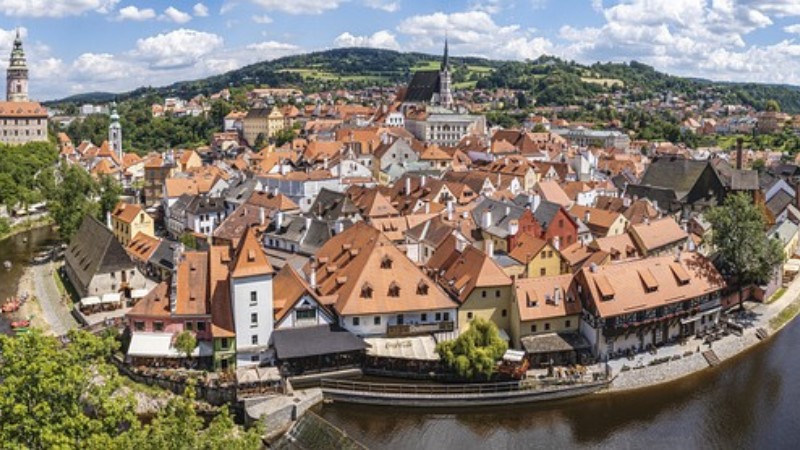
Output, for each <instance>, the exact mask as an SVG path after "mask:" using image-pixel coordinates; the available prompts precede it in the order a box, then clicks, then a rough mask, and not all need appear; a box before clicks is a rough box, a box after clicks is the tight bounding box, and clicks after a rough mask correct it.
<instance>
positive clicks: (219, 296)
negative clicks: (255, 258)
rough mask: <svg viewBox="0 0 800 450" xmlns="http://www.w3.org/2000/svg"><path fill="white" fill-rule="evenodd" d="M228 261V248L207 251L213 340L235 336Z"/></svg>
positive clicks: (229, 254)
mask: <svg viewBox="0 0 800 450" xmlns="http://www.w3.org/2000/svg"><path fill="white" fill-rule="evenodd" d="M230 261H231V250H230V247H228V246H219V245H215V246H212V247H211V248H210V249H209V251H208V297H209V302H210V307H211V308H210V309H211V335H212V336H214V337H215V338H218V337H233V336H235V335H236V332H235V330H236V329H235V327H234V324H233V312H232V311H231V298H230V283H229V281H228V275H229V269H228V264H229V263H230Z"/></svg>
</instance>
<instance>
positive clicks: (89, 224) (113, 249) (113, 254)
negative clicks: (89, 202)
mask: <svg viewBox="0 0 800 450" xmlns="http://www.w3.org/2000/svg"><path fill="white" fill-rule="evenodd" d="M66 263H67V264H69V266H70V267H72V270H73V271H74V272H75V274H76V275H77V276H78V279H79V280H80V282H81V284H82V285H83V286H89V283H90V282H91V280H92V278H93V277H94V276H95V275H97V274H99V273H108V272H118V271H120V270H130V269H133V268H134V267H135V266H134V264H133V261H131V258H130V256H128V254H127V253H126V252H125V249H124V248H122V245H121V244H120V243H119V241H117V239H116V238H115V237H114V234H113V233H112V232H111V230H109V229H108V228H106V226H105V225H103V224H102V223H100V221H99V220H97V219H96V218H95V217H94V216H86V218H84V219H83V223H82V224H81V226H80V228H79V229H78V232H77V233H75V236H73V238H72V241H70V244H69V248H68V249H67V254H66Z"/></svg>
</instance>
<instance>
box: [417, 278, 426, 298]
mask: <svg viewBox="0 0 800 450" xmlns="http://www.w3.org/2000/svg"><path fill="white" fill-rule="evenodd" d="M417 295H428V283H426V282H424V281H420V282H419V284H418V285H417Z"/></svg>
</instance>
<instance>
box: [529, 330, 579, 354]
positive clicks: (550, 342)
mask: <svg viewBox="0 0 800 450" xmlns="http://www.w3.org/2000/svg"><path fill="white" fill-rule="evenodd" d="M520 341H521V343H522V347H523V348H524V349H525V351H526V352H528V353H529V354H531V355H534V354H538V353H553V352H567V351H575V350H585V349H588V348H590V347H591V344H589V341H587V340H586V338H585V337H583V335H581V334H580V333H547V334H539V335H535V336H525V337H524V338H522V339H520Z"/></svg>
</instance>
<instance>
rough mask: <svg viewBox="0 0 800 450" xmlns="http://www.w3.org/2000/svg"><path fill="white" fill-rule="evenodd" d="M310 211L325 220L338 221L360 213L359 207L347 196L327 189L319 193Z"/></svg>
mask: <svg viewBox="0 0 800 450" xmlns="http://www.w3.org/2000/svg"><path fill="white" fill-rule="evenodd" d="M308 211H309V212H310V213H311V214H313V215H314V216H315V217H317V218H320V219H323V220H337V219H342V218H347V217H351V216H353V215H355V214H358V213H359V210H358V207H356V205H355V204H354V203H353V201H352V200H351V199H350V197H348V196H347V194H344V193H341V192H336V191H332V190H330V189H326V188H322V190H320V191H319V194H317V198H316V199H314V203H313V204H312V205H311V208H310V209H309V210H308Z"/></svg>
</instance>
